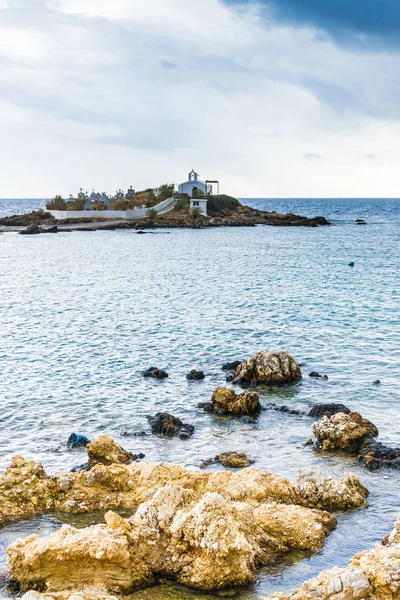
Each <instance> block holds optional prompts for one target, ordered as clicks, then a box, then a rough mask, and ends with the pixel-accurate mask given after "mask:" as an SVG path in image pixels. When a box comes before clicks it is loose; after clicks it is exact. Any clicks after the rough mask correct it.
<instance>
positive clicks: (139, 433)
mask: <svg viewBox="0 0 400 600" xmlns="http://www.w3.org/2000/svg"><path fill="white" fill-rule="evenodd" d="M121 435H122V437H145V436H146V435H147V433H146V432H145V431H135V432H134V433H130V432H129V431H123V432H122V433H121Z"/></svg>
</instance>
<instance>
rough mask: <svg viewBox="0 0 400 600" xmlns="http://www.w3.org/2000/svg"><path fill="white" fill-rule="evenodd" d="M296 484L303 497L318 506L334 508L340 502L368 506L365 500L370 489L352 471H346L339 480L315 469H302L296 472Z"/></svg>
mask: <svg viewBox="0 0 400 600" xmlns="http://www.w3.org/2000/svg"><path fill="white" fill-rule="evenodd" d="M295 485H296V487H297V488H298V489H299V490H300V493H301V495H302V497H303V498H306V499H308V500H309V501H312V502H313V506H315V507H317V508H321V507H324V508H329V509H332V510H333V509H334V508H335V507H337V506H338V504H339V503H340V502H344V503H346V504H347V505H348V506H350V505H351V504H352V503H354V506H355V507H356V506H363V505H364V506H367V503H366V502H365V499H366V497H367V496H368V490H367V488H366V487H364V486H363V485H362V483H361V482H360V480H359V479H358V477H356V476H355V475H353V474H352V473H344V475H343V476H342V479H341V480H340V481H337V480H336V479H332V478H331V477H327V476H325V475H323V474H322V473H321V472H319V471H315V470H313V469H301V470H299V471H298V472H297V473H296V477H295Z"/></svg>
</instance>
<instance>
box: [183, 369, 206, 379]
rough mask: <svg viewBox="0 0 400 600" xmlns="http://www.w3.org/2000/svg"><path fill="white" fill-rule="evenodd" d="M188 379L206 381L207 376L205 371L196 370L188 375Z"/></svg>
mask: <svg viewBox="0 0 400 600" xmlns="http://www.w3.org/2000/svg"><path fill="white" fill-rule="evenodd" d="M186 379H187V380H188V381H201V380H202V379H205V375H204V372H203V371H196V369H192V370H191V371H190V372H189V373H188V374H187V375H186Z"/></svg>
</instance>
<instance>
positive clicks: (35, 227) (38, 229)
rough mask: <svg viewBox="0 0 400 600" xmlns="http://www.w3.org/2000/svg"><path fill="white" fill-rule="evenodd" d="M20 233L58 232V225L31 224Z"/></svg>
mask: <svg viewBox="0 0 400 600" xmlns="http://www.w3.org/2000/svg"><path fill="white" fill-rule="evenodd" d="M18 233H19V234H20V235H38V234H39V233H58V227H57V225H53V226H52V227H46V228H44V227H39V225H30V226H29V227H27V228H26V229H23V230H22V231H19V232H18Z"/></svg>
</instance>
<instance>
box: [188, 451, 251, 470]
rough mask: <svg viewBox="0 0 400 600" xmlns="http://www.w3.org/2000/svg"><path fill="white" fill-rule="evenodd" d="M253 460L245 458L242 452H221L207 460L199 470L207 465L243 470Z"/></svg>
mask: <svg viewBox="0 0 400 600" xmlns="http://www.w3.org/2000/svg"><path fill="white" fill-rule="evenodd" d="M253 463H254V460H252V459H251V458H249V457H248V456H246V454H245V453H244V452H223V453H222V454H218V456H216V457H215V458H209V459H208V460H205V461H203V462H202V463H201V465H200V469H205V468H206V467H208V466H209V465H215V464H220V465H222V466H224V467H230V468H231V469H244V468H245V467H250V465H252V464H253Z"/></svg>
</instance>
